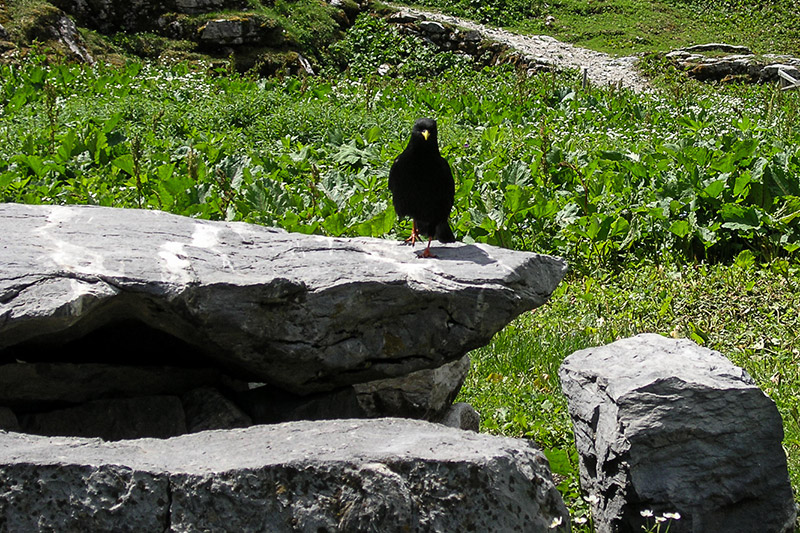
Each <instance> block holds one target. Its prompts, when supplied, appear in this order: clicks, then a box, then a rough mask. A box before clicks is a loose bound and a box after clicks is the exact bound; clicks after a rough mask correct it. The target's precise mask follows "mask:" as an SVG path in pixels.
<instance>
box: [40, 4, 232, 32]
mask: <svg viewBox="0 0 800 533" xmlns="http://www.w3.org/2000/svg"><path fill="white" fill-rule="evenodd" d="M52 3H53V4H54V5H56V6H58V7H59V8H61V9H63V10H64V11H66V12H67V13H69V14H71V15H73V16H74V17H75V18H76V19H77V20H79V21H80V23H81V25H85V26H87V27H89V28H93V29H96V30H100V31H102V32H105V33H113V32H117V31H152V30H154V29H155V28H156V24H157V21H158V19H159V17H160V16H161V15H163V14H165V13H171V12H176V13H186V14H190V15H193V14H200V13H211V12H214V11H224V10H233V9H242V8H244V7H245V6H246V5H247V2H246V1H243V0H168V1H166V2H152V1H150V0H124V1H123V0H92V1H90V2H87V1H86V0H52Z"/></svg>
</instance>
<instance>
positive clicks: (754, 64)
mask: <svg viewBox="0 0 800 533" xmlns="http://www.w3.org/2000/svg"><path fill="white" fill-rule="evenodd" d="M705 52H722V53H724V54H726V55H722V56H720V55H704V53H705ZM664 57H666V58H667V59H669V60H671V61H673V62H674V63H676V64H677V65H678V66H679V67H681V68H682V69H684V70H686V71H687V73H688V74H689V76H691V77H693V78H695V79H698V80H700V81H730V80H740V81H745V82H753V83H754V82H760V83H765V82H773V81H778V80H779V79H780V78H779V76H778V70H784V71H786V72H787V73H788V74H789V75H791V73H792V72H793V71H794V72H796V71H797V68H798V67H800V59H798V58H793V57H791V56H787V55H775V54H766V55H764V56H756V55H754V54H753V52H752V51H750V50H749V49H748V48H746V47H744V46H733V45H726V44H719V43H711V44H705V45H697V46H690V47H688V48H683V49H681V50H675V51H672V52H668V53H667V54H665V56H664Z"/></svg>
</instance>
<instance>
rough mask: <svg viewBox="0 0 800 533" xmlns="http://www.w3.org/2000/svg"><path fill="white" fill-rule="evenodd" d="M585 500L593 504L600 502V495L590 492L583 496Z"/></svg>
mask: <svg viewBox="0 0 800 533" xmlns="http://www.w3.org/2000/svg"><path fill="white" fill-rule="evenodd" d="M584 500H586V501H587V502H589V503H591V504H592V505H595V504H597V503H599V502H600V497H599V496H598V495H597V494H590V495H588V496H586V497H585V498H584Z"/></svg>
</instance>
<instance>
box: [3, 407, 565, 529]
mask: <svg viewBox="0 0 800 533" xmlns="http://www.w3.org/2000/svg"><path fill="white" fill-rule="evenodd" d="M0 516H3V518H4V522H3V525H4V529H6V530H8V531H26V532H36V531H119V532H124V531H176V532H177V531H181V532H184V531H241V532H248V531H271V532H283V531H285V532H290V531H301V532H315V533H316V532H318V531H382V532H395V531H397V532H400V531H433V532H443V533H444V532H447V533H449V532H453V531H486V532H506V531H530V532H542V533H544V532H548V531H568V530H569V515H568V513H567V509H566V507H565V506H564V503H563V501H562V500H561V496H560V495H559V493H558V490H557V489H556V488H555V486H554V485H553V482H552V480H551V477H550V473H549V468H548V466H547V461H546V459H545V458H544V456H543V454H542V453H541V452H540V451H538V450H537V449H535V448H533V447H532V446H531V445H530V444H529V443H528V442H527V441H523V440H517V439H511V438H503V437H492V436H488V435H479V434H476V433H472V432H466V431H460V430H456V429H451V428H446V427H443V426H440V425H437V424H431V423H427V422H419V421H412V420H401V419H376V420H337V421H326V422H315V423H311V422H292V423H287V424H277V425H271V426H253V427H250V428H247V429H240V430H227V431H206V432H202V433H195V434H191V435H184V436H181V437H175V438H172V439H167V440H157V439H141V440H133V441H122V442H112V443H105V442H102V441H99V440H94V439H80V438H63V437H57V438H47V437H39V436H33V435H24V434H17V433H5V432H0ZM559 522H560V523H562V524H563V525H562V526H561V527H559V528H558V529H555V528H554V529H551V525H553V524H555V523H559Z"/></svg>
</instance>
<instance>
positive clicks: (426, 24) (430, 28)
mask: <svg viewBox="0 0 800 533" xmlns="http://www.w3.org/2000/svg"><path fill="white" fill-rule="evenodd" d="M418 26H419V29H420V30H422V31H423V32H425V33H428V34H432V35H438V34H440V33H444V32H445V28H444V26H443V25H442V24H441V23H439V22H436V21H434V20H423V21H421V22H420V23H419V24H418Z"/></svg>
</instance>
